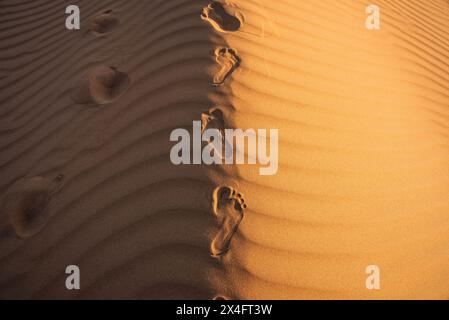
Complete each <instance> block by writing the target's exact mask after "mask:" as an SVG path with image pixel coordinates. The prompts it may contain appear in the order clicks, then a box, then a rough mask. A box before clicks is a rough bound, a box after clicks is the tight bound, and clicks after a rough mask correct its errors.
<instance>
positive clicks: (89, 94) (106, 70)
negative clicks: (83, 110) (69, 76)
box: [72, 66, 131, 105]
mask: <svg viewBox="0 0 449 320" xmlns="http://www.w3.org/2000/svg"><path fill="white" fill-rule="evenodd" d="M130 85H131V79H130V77H129V76H128V74H126V73H125V72H122V71H119V70H118V69H117V68H115V67H106V66H99V67H95V68H93V69H92V70H90V71H89V72H88V74H87V75H85V76H84V77H83V78H82V79H81V81H80V82H79V83H78V85H77V86H76V87H75V89H74V90H73V93H72V98H73V100H74V101H75V102H76V103H80V104H89V103H93V104H97V105H104V104H109V103H112V102H114V101H116V100H117V99H118V98H119V97H120V96H121V95H122V94H124V93H125V92H126V90H127V89H128V88H129V86H130Z"/></svg>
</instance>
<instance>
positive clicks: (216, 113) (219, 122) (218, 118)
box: [201, 108, 225, 133]
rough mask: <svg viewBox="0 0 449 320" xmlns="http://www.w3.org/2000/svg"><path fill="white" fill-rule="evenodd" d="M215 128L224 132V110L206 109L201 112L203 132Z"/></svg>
mask: <svg viewBox="0 0 449 320" xmlns="http://www.w3.org/2000/svg"><path fill="white" fill-rule="evenodd" d="M210 128H214V129H218V130H220V131H221V132H224V129H225V122H224V115H223V111H221V110H220V109H218V108H214V109H211V110H209V111H205V112H203V113H202V114H201V132H202V133H203V132H204V131H205V130H207V129H210Z"/></svg>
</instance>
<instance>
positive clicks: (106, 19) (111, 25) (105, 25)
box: [89, 10, 120, 36]
mask: <svg viewBox="0 0 449 320" xmlns="http://www.w3.org/2000/svg"><path fill="white" fill-rule="evenodd" d="M119 24H120V21H119V19H118V18H117V17H116V16H115V15H114V13H113V11H112V10H105V11H103V12H100V13H99V14H97V15H96V16H94V17H93V18H92V20H91V22H90V25H89V31H90V32H91V33H92V34H94V35H96V36H103V35H106V34H109V33H111V32H112V31H114V29H115V28H117V27H118V25H119Z"/></svg>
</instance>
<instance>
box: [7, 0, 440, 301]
mask: <svg viewBox="0 0 449 320" xmlns="http://www.w3.org/2000/svg"><path fill="white" fill-rule="evenodd" d="M222 3H224V2H222ZM69 4H76V5H78V6H79V7H80V9H81V17H82V18H81V29H80V30H76V31H75V30H71V31H69V30H66V28H65V24H64V22H65V18H66V15H65V8H66V6H67V5H69ZM369 4H370V2H367V1H361V0H339V1H336V0H324V1H312V0H301V1H298V0H279V1H270V0H257V1H255V0H232V1H228V2H226V3H225V4H224V6H222V5H220V4H218V3H212V2H211V1H205V0H196V1H193V0H170V1H166V0H152V1H141V0H101V1H87V0H79V1H73V2H70V3H68V2H67V1H63V0H33V1H30V0H1V1H0V88H1V89H0V177H1V179H0V195H1V199H0V298H1V299H12V298H20V299H25V298H26V299H49V298H50V299H54V298H58V299H86V298H88V299H112V298H120V299H130V298H137V299H174V298H182V299H213V298H225V299H345V298H349V299H448V298H449V232H448V231H449V170H448V167H449V140H448V139H449V19H448V16H449V3H448V2H447V1H445V0H428V1H419V0H395V1H393V0H377V1H376V4H377V5H378V6H379V7H380V8H381V19H382V20H381V29H380V30H377V31H368V30H367V29H366V28H365V19H366V14H365V8H366V6H367V5H369ZM195 120H202V123H203V125H204V128H203V129H205V128H218V129H220V130H222V129H223V128H242V129H247V128H267V129H269V128H276V129H279V170H278V172H277V174H275V175H273V176H262V175H260V174H259V170H258V169H259V166H258V165H214V166H208V165H204V164H203V165H180V166H175V165H173V164H172V163H171V161H170V157H169V154H170V149H171V147H172V146H173V143H172V142H170V140H169V137H170V132H172V131H173V130H174V129H176V128H186V129H188V130H191V129H192V121H195ZM68 265H77V266H79V268H80V271H81V289H80V290H67V289H66V287H65V280H66V277H67V275H66V274H65V272H64V271H65V269H66V266H68ZM369 265H376V266H379V268H380V272H381V274H380V275H381V288H380V290H368V289H367V288H366V286H365V281H366V278H367V276H368V275H367V274H366V273H365V269H366V267H367V266H369Z"/></svg>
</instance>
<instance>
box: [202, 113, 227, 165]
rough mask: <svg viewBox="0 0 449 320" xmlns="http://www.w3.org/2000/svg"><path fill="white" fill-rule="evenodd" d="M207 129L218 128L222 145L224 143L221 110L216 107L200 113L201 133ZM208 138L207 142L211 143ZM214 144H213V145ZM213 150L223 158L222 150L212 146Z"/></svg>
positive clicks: (223, 123) (223, 125)
mask: <svg viewBox="0 0 449 320" xmlns="http://www.w3.org/2000/svg"><path fill="white" fill-rule="evenodd" d="M207 129H218V130H219V132H220V136H221V145H222V146H224V145H225V143H226V140H225V121H224V115H223V111H221V110H220V109H218V108H215V109H211V110H209V111H205V112H203V113H202V114H201V133H204V131H205V130H207ZM211 142H212V141H211V140H209V141H208V142H205V143H206V144H207V143H211ZM214 146H215V145H214ZM214 152H215V154H217V155H220V157H221V158H222V159H223V157H224V154H223V150H218V149H216V148H214Z"/></svg>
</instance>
